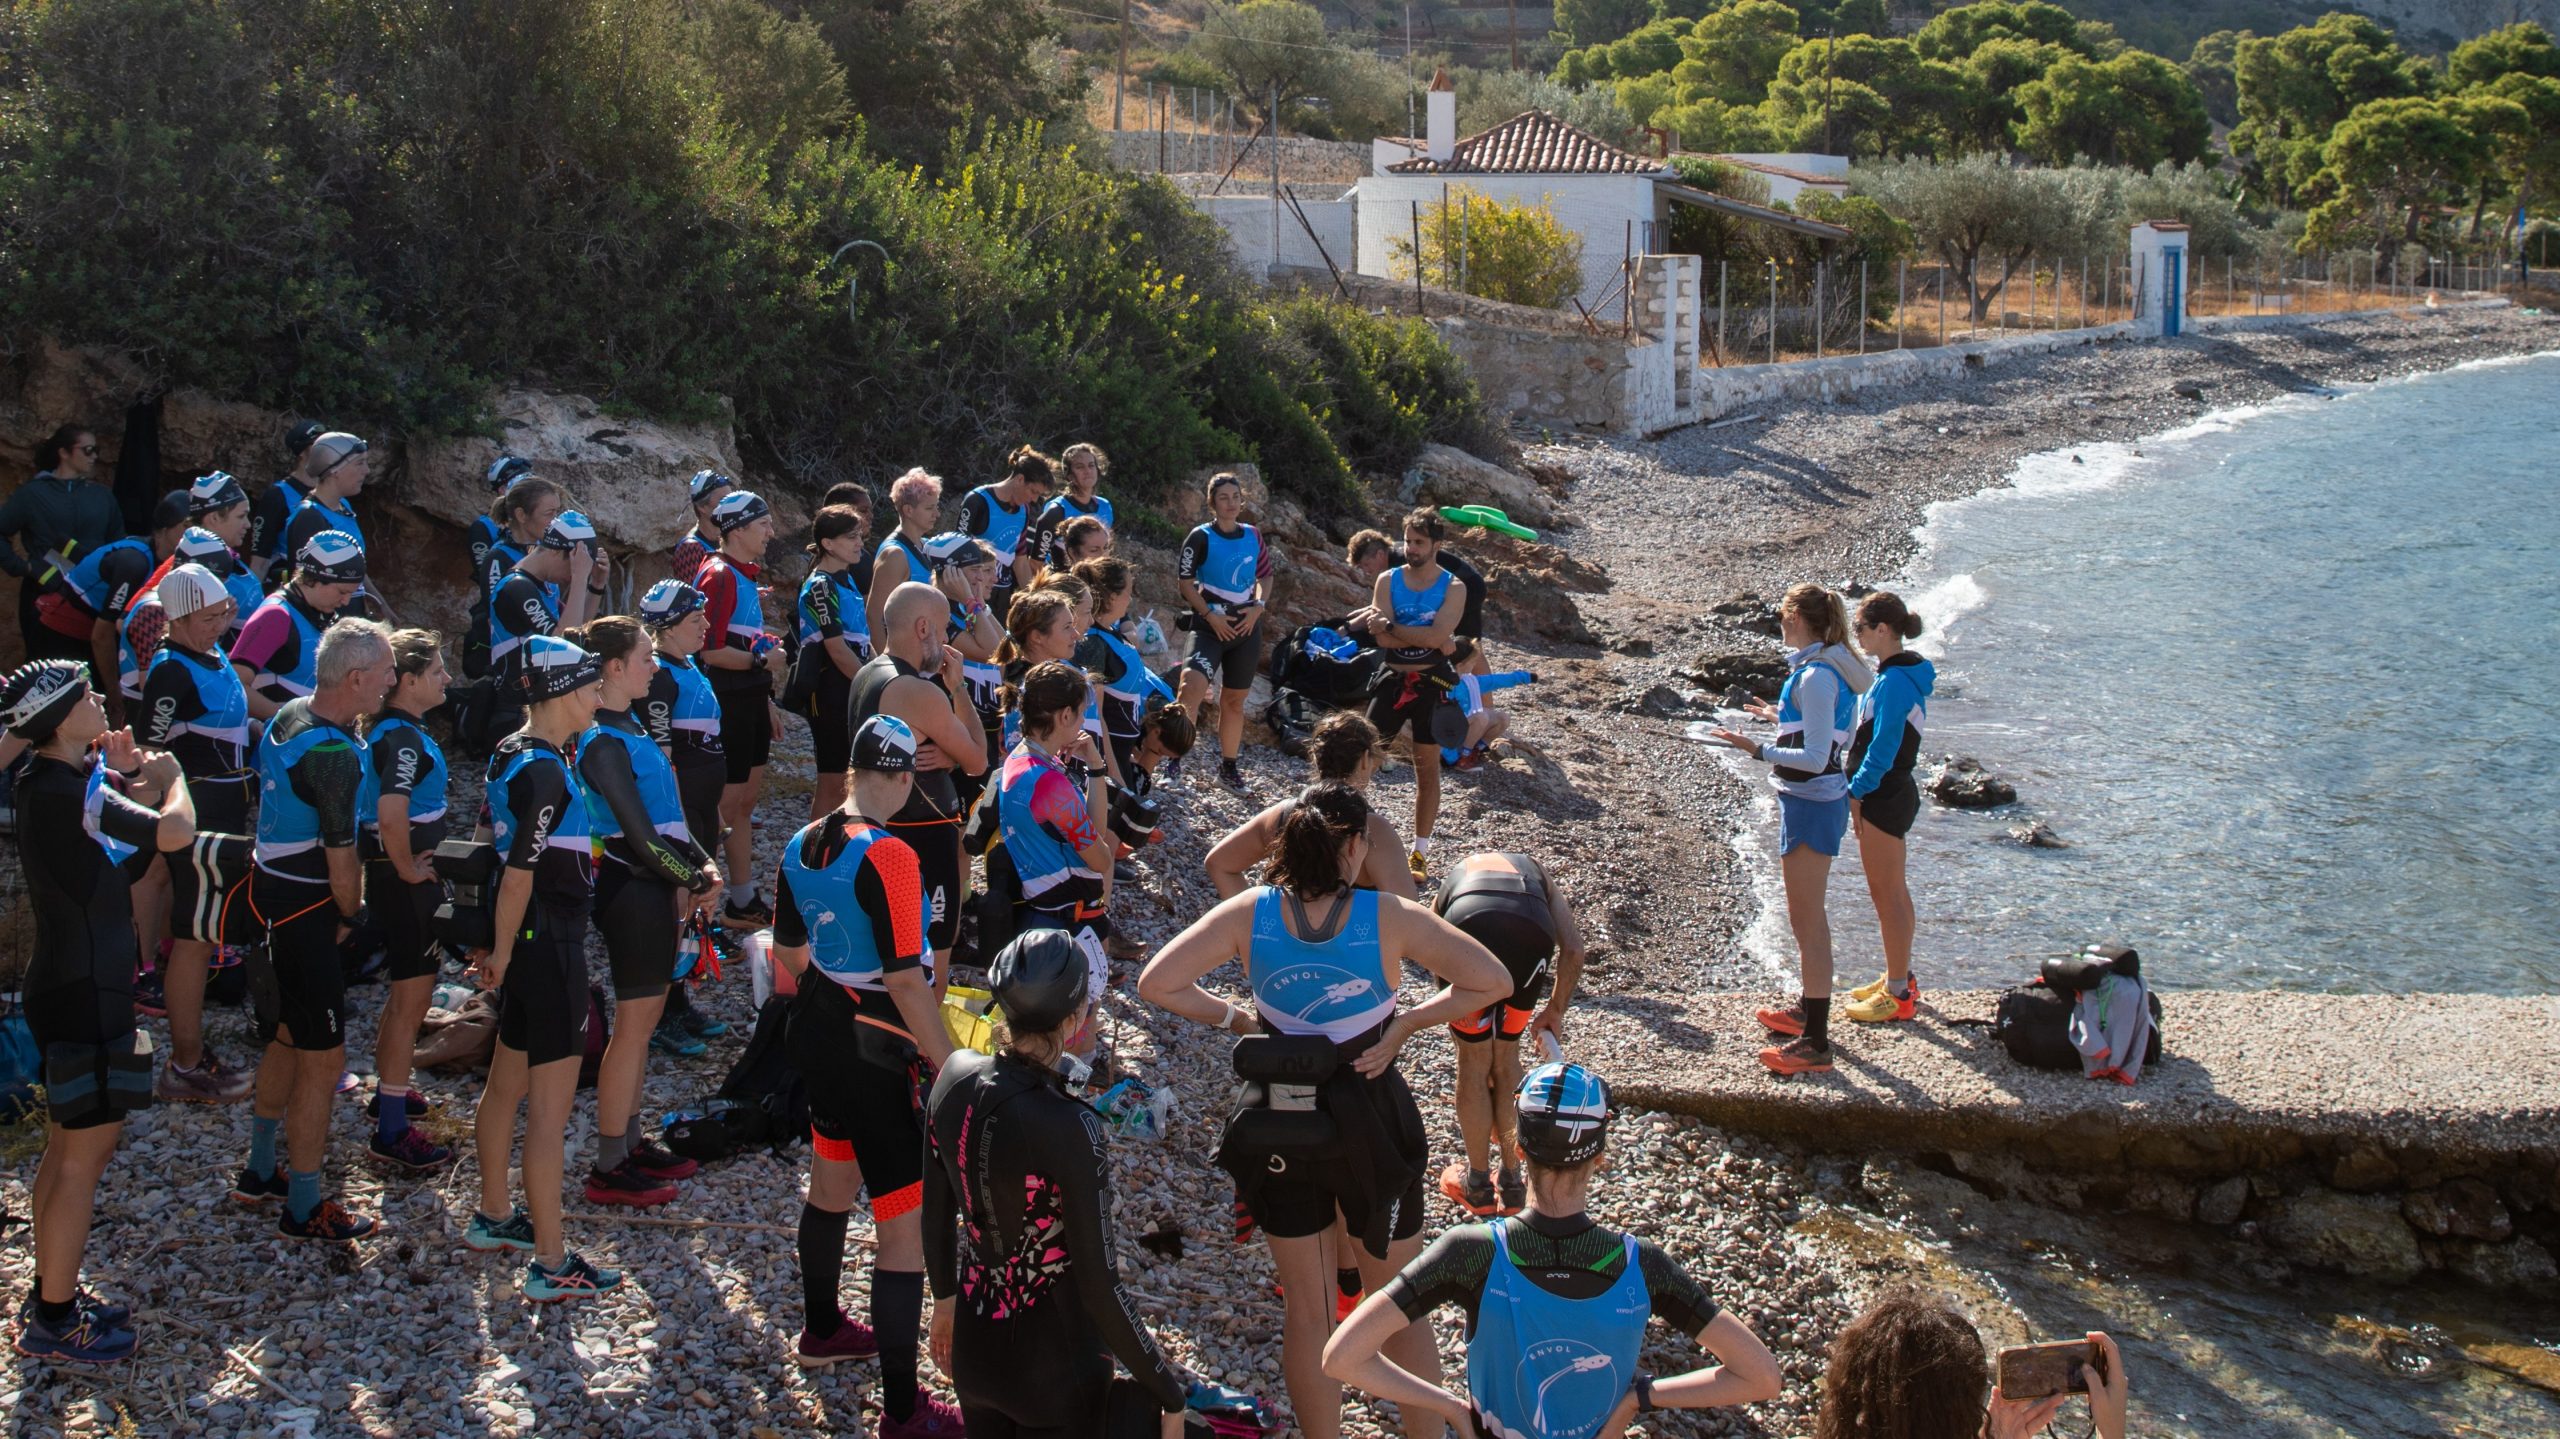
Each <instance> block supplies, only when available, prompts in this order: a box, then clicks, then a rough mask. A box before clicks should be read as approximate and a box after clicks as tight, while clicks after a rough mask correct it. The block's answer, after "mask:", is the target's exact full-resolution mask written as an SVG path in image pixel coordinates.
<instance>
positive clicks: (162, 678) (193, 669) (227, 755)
mask: <svg viewBox="0 0 2560 1439" xmlns="http://www.w3.org/2000/svg"><path fill="white" fill-rule="evenodd" d="M134 733H135V735H136V737H138V738H139V739H140V740H141V741H142V743H143V744H144V745H145V746H146V747H148V748H151V749H160V750H167V751H168V752H169V753H170V754H171V755H172V756H173V757H175V758H176V759H177V761H178V768H179V769H180V770H182V771H184V772H185V773H186V776H187V783H188V785H189V786H191V787H193V786H201V785H208V784H234V785H245V784H247V783H248V782H249V780H250V770H249V690H248V687H247V686H246V685H244V684H242V683H241V681H240V672H239V671H238V670H236V669H233V668H232V667H231V656H229V655H227V654H225V653H223V651H222V649H221V647H220V646H216V647H215V648H214V651H213V653H212V654H209V655H201V654H197V653H196V652H195V651H193V650H190V649H183V648H181V647H179V646H177V645H174V644H166V643H164V644H162V645H161V646H160V648H159V650H158V651H157V652H156V653H154V654H153V655H152V657H151V668H150V670H149V671H148V672H147V673H145V674H144V675H143V677H142V721H141V723H140V724H138V725H136V726H135V727H134Z"/></svg>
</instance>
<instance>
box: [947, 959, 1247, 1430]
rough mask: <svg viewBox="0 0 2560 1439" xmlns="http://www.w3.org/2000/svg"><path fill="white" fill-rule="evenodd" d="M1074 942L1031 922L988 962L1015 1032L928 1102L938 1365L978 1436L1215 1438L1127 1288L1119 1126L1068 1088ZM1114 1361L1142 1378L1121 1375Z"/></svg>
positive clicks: (1199, 1395)
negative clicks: (1117, 1183) (1192, 1419)
mask: <svg viewBox="0 0 2560 1439" xmlns="http://www.w3.org/2000/svg"><path fill="white" fill-rule="evenodd" d="M1091 986H1092V981H1091V971H1090V970H1089V969H1088V968H1087V966H1086V956H1085V951H1084V949H1083V947H1082V946H1081V945H1078V944H1076V943H1075V942H1074V941H1073V940H1071V939H1069V938H1068V937H1067V936H1066V935H1065V934H1064V933H1063V932H1061V931H1058V930H1054V929H1039V930H1032V931H1030V932H1029V933H1026V934H1024V935H1022V936H1020V937H1019V938H1017V939H1015V940H1014V941H1013V942H1012V943H1011V944H1008V945H1006V946H1005V947H1004V948H1003V949H1002V950H1001V951H999V952H998V953H997V954H996V957H995V959H994V960H993V961H992V962H991V963H990V964H989V965H988V967H987V987H988V989H989V991H990V992H991V993H993V994H994V996H995V1001H996V1003H997V1004H999V1005H1001V1006H1002V1007H1003V1009H1004V1015H1005V1026H1006V1031H1007V1034H1008V1037H1009V1042H1008V1043H1007V1044H1006V1046H1005V1047H1004V1048H1003V1049H1000V1050H998V1051H997V1052H996V1053H994V1054H992V1055H987V1054H979V1053H976V1052H974V1051H967V1050H964V1051H961V1052H958V1053H955V1054H954V1055H952V1057H951V1061H950V1062H949V1063H948V1064H945V1065H944V1066H943V1067H942V1072H941V1074H939V1075H938V1076H936V1077H935V1079H934V1082H933V1095H932V1098H931V1100H930V1101H929V1102H928V1105H927V1111H926V1120H925V1127H926V1134H927V1137H928V1140H929V1142H930V1157H929V1159H928V1161H927V1163H926V1166H925V1177H924V1214H925V1230H924V1262H925V1273H926V1275H927V1276H928V1277H929V1278H930V1280H931V1282H932V1286H933V1300H934V1306H933V1358H934V1363H935V1364H936V1365H937V1366H938V1367H940V1368H941V1370H942V1372H943V1373H945V1374H948V1375H950V1376H951V1387H952V1389H953V1391H954V1392H955V1393H957V1394H958V1395H959V1397H960V1414H961V1417H962V1418H963V1419H964V1420H965V1421H966V1422H967V1424H968V1430H969V1439H1164V1436H1173V1435H1183V1434H1199V1433H1203V1432H1214V1431H1211V1430H1209V1429H1208V1426H1206V1425H1204V1424H1197V1423H1189V1422H1186V1420H1187V1411H1188V1410H1189V1409H1190V1408H1191V1407H1192V1406H1193V1405H1194V1404H1195V1403H1198V1404H1201V1405H1203V1406H1204V1407H1205V1406H1212V1405H1219V1404H1221V1403H1222V1401H1224V1402H1231V1401H1232V1400H1233V1399H1234V1398H1235V1397H1237V1396H1233V1395H1232V1394H1230V1393H1227V1392H1223V1391H1216V1390H1213V1389H1212V1388H1211V1387H1210V1386H1206V1385H1202V1384H1200V1383H1199V1382H1198V1381H1196V1380H1192V1379H1190V1378H1188V1377H1187V1376H1186V1375H1184V1374H1183V1373H1182V1371H1180V1370H1179V1369H1176V1368H1175V1367H1174V1366H1173V1364H1172V1363H1171V1362H1170V1361H1168V1360H1167V1359H1166V1358H1165V1356H1164V1351H1163V1350H1162V1349H1159V1348H1158V1347H1157V1346H1156V1342H1155V1338H1154V1336H1153V1335H1151V1334H1149V1333H1148V1332H1147V1326H1146V1324H1145V1323H1144V1322H1143V1321H1142V1320H1140V1319H1139V1317H1138V1314H1137V1310H1136V1308H1135V1307H1134V1306H1133V1305H1132V1304H1131V1303H1130V1300H1129V1295H1128V1293H1127V1291H1125V1290H1123V1289H1122V1288H1121V1287H1120V1269H1119V1257H1118V1242H1117V1236H1116V1235H1115V1233H1114V1231H1113V1225H1112V1221H1111V1162H1110V1130H1109V1128H1108V1126H1107V1125H1105V1123H1104V1122H1103V1119H1102V1116H1101V1115H1099V1114H1097V1113H1095V1112H1094V1110H1093V1108H1092V1106H1090V1105H1088V1104H1086V1103H1085V1102H1084V1101H1082V1100H1080V1099H1077V1098H1076V1097H1074V1096H1073V1095H1071V1094H1069V1093H1068V1092H1067V1085H1068V1083H1069V1082H1070V1079H1069V1076H1070V1074H1071V1073H1072V1072H1074V1071H1075V1070H1076V1069H1077V1067H1078V1061H1076V1060H1075V1059H1074V1058H1073V1056H1074V1055H1075V1053H1076V1052H1078V1051H1079V1050H1084V1049H1090V1048H1091V1047H1092V1031H1093V1028H1094V1017H1095V1015H1096V1014H1097V1013H1098V1011H1099V1004H1098V1003H1097V1001H1096V1000H1095V998H1094V992H1093V989H1092V987H1091ZM1114 1359H1117V1360H1119V1361H1120V1364H1121V1366H1122V1367H1123V1368H1126V1369H1127V1370H1128V1371H1129V1374H1130V1375H1131V1376H1132V1377H1131V1378H1128V1379H1122V1378H1118V1377H1116V1376H1115V1375H1114V1374H1113V1372H1112V1360H1114Z"/></svg>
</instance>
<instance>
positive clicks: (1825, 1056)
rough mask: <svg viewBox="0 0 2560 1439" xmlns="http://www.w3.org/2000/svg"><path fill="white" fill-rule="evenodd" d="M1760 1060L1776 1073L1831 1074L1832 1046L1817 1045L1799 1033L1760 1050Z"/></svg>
mask: <svg viewBox="0 0 2560 1439" xmlns="http://www.w3.org/2000/svg"><path fill="white" fill-rule="evenodd" d="M1760 1062H1761V1063H1762V1064H1765V1065H1767V1066H1769V1069H1770V1071H1771V1072H1772V1073H1774V1074H1779V1075H1791V1074H1829V1073H1830V1072H1831V1046H1830V1045H1827V1044H1821V1045H1817V1044H1815V1043H1814V1042H1813V1041H1811V1040H1809V1039H1806V1038H1805V1037H1804V1036H1803V1035H1797V1036H1796V1037H1795V1038H1793V1039H1790V1040H1788V1041H1787V1042H1786V1043H1784V1044H1773V1045H1770V1046H1769V1047H1768V1048H1767V1049H1764V1050H1762V1051H1760Z"/></svg>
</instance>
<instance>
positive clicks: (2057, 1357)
mask: <svg viewBox="0 0 2560 1439" xmlns="http://www.w3.org/2000/svg"><path fill="white" fill-rule="evenodd" d="M2097 1362H2098V1346H2096V1345H2095V1344H2092V1343H2090V1342H2089V1341H2088V1340H2086V1339H2066V1340H2063V1341H2061V1342H2059V1343H2055V1344H2019V1345H2014V1346H2012V1347H2010V1348H2007V1349H2003V1350H2001V1351H2000V1355H1999V1359H1998V1361H1997V1363H1998V1370H1997V1373H1998V1381H1999V1385H2000V1393H2001V1396H2002V1397H2003V1398H2008V1399H2043V1398H2046V1397H2048V1396H2050V1395H2054V1394H2086V1393H2088V1392H2089V1370H2090V1367H2091V1366H2092V1365H2094V1364H2096V1363H2097Z"/></svg>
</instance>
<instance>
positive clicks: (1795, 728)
mask: <svg viewBox="0 0 2560 1439" xmlns="http://www.w3.org/2000/svg"><path fill="white" fill-rule="evenodd" d="M1817 669H1819V670H1822V671H1824V672H1825V673H1827V674H1829V675H1830V676H1831V679H1832V682H1833V686H1834V689H1833V692H1832V697H1831V732H1832V740H1831V753H1830V754H1829V755H1828V756H1827V757H1826V758H1825V761H1824V763H1823V766H1822V768H1820V769H1818V770H1796V769H1777V770H1773V771H1772V774H1771V778H1772V780H1773V782H1774V783H1775V784H1776V785H1777V787H1778V788H1779V789H1780V790H1781V791H1783V792H1785V793H1787V794H1791V795H1794V796H1796V797H1797V798H1799V799H1810V800H1833V799H1841V798H1844V797H1846V796H1847V795H1848V793H1849V777H1848V776H1847V775H1846V774H1843V773H1842V772H1841V769H1840V757H1841V755H1843V754H1845V753H1847V751H1848V748H1849V741H1850V740H1851V738H1852V737H1854V736H1855V735H1856V733H1857V729H1858V692H1857V691H1856V690H1853V689H1851V688H1850V687H1849V677H1848V676H1847V675H1844V674H1842V673H1840V670H1839V667H1838V666H1836V665H1834V664H1832V663H1831V662H1830V661H1829V660H1823V659H1809V660H1806V661H1804V662H1803V663H1801V664H1798V665H1797V666H1796V667H1795V668H1794V669H1793V670H1791V671H1789V672H1788V674H1787V683H1786V685H1785V687H1784V688H1782V689H1780V690H1779V691H1778V742H1779V743H1780V744H1781V745H1784V746H1785V747H1787V748H1789V749H1794V748H1797V747H1798V746H1800V745H1802V744H1803V742H1804V709H1803V707H1802V706H1800V705H1799V704H1798V703H1797V702H1796V686H1797V685H1798V683H1800V682H1801V681H1802V680H1803V679H1804V677H1805V676H1806V675H1807V674H1810V673H1812V672H1813V671H1814V670H1817Z"/></svg>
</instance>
